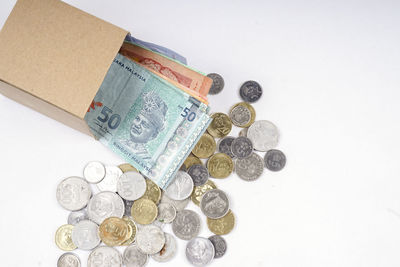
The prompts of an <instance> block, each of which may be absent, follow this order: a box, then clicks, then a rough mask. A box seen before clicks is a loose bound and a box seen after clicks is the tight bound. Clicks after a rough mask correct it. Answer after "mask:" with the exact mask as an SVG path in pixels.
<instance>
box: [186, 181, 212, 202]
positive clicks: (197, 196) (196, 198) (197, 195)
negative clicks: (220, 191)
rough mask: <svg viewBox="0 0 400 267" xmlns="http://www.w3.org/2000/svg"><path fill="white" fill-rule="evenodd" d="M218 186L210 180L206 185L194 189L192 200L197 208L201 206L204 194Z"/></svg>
mask: <svg viewBox="0 0 400 267" xmlns="http://www.w3.org/2000/svg"><path fill="white" fill-rule="evenodd" d="M215 188H217V186H216V185H215V184H214V183H213V182H212V181H210V180H208V181H207V182H206V183H205V184H203V185H200V186H195V187H194V189H193V193H192V196H191V199H192V201H193V203H194V204H196V205H197V206H199V205H200V201H201V198H202V197H203V195H204V193H206V192H208V191H210V190H211V189H215Z"/></svg>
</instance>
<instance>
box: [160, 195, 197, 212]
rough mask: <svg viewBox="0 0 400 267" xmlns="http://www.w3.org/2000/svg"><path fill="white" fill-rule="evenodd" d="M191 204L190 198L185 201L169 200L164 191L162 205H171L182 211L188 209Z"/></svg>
mask: <svg viewBox="0 0 400 267" xmlns="http://www.w3.org/2000/svg"><path fill="white" fill-rule="evenodd" d="M189 202H190V198H189V197H188V198H185V199H183V200H174V199H171V198H169V197H168V196H167V194H165V192H164V191H163V192H162V194H161V200H160V203H170V204H172V205H173V206H174V207H175V209H176V211H180V210H183V209H185V208H186V207H187V205H188V204H189Z"/></svg>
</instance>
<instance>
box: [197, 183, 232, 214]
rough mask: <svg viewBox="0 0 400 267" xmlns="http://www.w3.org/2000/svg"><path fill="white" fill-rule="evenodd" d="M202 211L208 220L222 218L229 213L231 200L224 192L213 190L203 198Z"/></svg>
mask: <svg viewBox="0 0 400 267" xmlns="http://www.w3.org/2000/svg"><path fill="white" fill-rule="evenodd" d="M200 209H201V211H202V212H203V213H204V215H206V216H207V217H208V218H212V219H218V218H222V217H224V216H225V215H226V214H227V213H228V211H229V199H228V197H227V196H226V194H225V192H224V191H222V190H220V189H212V190H210V191H208V192H206V193H205V194H204V195H203V197H202V198H201V201H200Z"/></svg>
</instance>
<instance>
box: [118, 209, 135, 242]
mask: <svg viewBox="0 0 400 267" xmlns="http://www.w3.org/2000/svg"><path fill="white" fill-rule="evenodd" d="M122 220H124V221H125V222H126V223H127V224H128V227H129V229H130V230H129V236H127V239H126V240H125V242H123V243H122V244H121V246H129V245H130V244H132V243H133V241H135V237H136V232H137V227H136V224H135V222H134V221H133V220H132V219H131V218H129V217H128V216H124V217H122Z"/></svg>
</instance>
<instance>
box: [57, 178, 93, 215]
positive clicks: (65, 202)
mask: <svg viewBox="0 0 400 267" xmlns="http://www.w3.org/2000/svg"><path fill="white" fill-rule="evenodd" d="M91 195H92V191H91V190H90V186H89V184H88V183H87V182H86V181H85V180H84V179H82V178H79V177H69V178H66V179H64V180H62V181H61V183H59V185H58V186H57V193H56V197H57V201H58V203H60V205H61V206H62V207H63V208H64V209H67V210H71V211H75V210H80V209H83V208H84V207H85V206H86V205H87V204H88V202H89V199H90V196H91Z"/></svg>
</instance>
